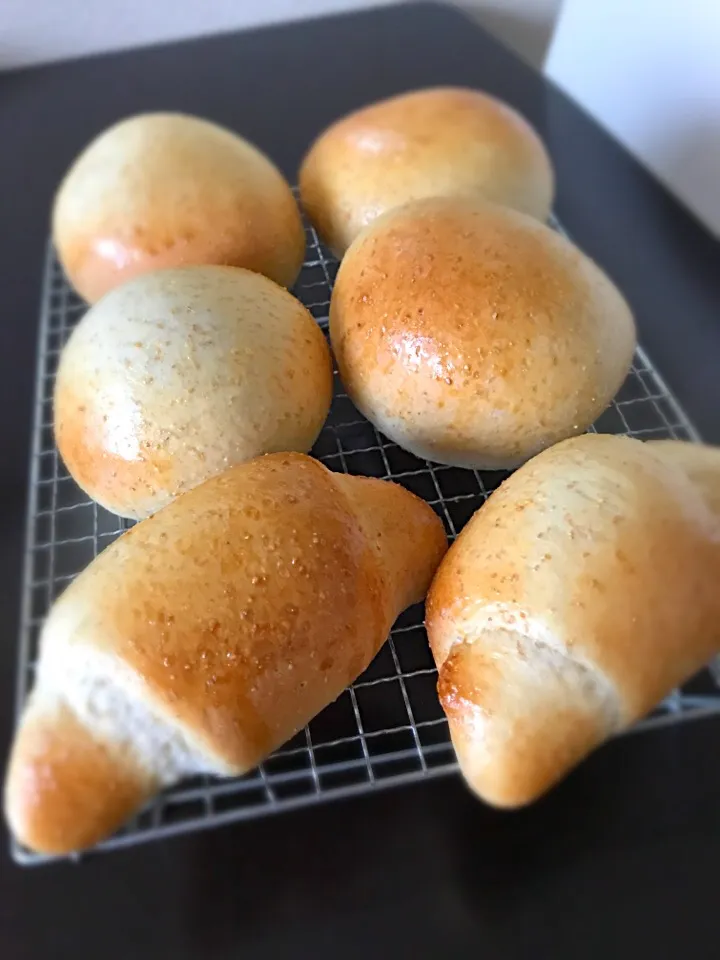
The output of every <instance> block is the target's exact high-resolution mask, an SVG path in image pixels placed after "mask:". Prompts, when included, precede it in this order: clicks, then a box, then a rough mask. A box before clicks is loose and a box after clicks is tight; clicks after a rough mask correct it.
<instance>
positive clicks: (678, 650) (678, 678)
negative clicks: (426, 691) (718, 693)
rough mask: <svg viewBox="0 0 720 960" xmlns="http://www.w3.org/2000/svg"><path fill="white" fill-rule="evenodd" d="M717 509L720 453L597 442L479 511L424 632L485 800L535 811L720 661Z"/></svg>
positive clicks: (540, 468) (459, 747) (506, 489)
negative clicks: (599, 752) (543, 798)
mask: <svg viewBox="0 0 720 960" xmlns="http://www.w3.org/2000/svg"><path fill="white" fill-rule="evenodd" d="M719 507H720V450H718V449H715V448H709V447H701V446H697V445H692V444H685V443H680V442H668V443H646V444H642V443H641V442H639V441H637V440H630V439H628V438H621V437H610V436H601V435H593V434H589V435H587V436H584V437H581V438H576V439H573V440H568V441H565V442H564V443H561V444H558V445H557V446H555V447H552V448H551V449H550V450H547V451H545V452H544V453H542V454H540V455H539V456H537V457H536V458H534V459H533V460H531V461H530V462H529V463H527V464H526V465H525V466H524V467H522V468H521V469H520V470H518V471H517V472H516V473H515V474H513V476H512V477H510V479H508V480H507V481H506V482H505V483H504V484H503V485H502V486H501V487H500V488H499V489H498V490H497V491H496V492H495V493H493V494H492V495H491V497H490V498H489V500H488V501H487V503H486V504H485V505H484V506H483V507H482V508H481V509H480V510H479V511H478V512H477V513H476V514H475V516H474V517H473V518H472V520H471V521H470V523H469V524H468V525H467V526H466V527H465V529H464V530H463V532H462V533H461V535H460V537H459V538H458V539H457V541H456V543H455V544H454V545H453V547H452V549H451V550H450V552H449V553H448V555H447V557H446V559H445V560H444V562H443V563H442V564H441V566H440V568H439V570H438V572H437V575H436V577H435V579H434V582H433V584H432V587H431V589H430V592H429V595H428V604H427V629H428V636H429V639H430V644H431V647H432V651H433V655H434V657H435V661H436V663H437V666H438V672H439V682H438V692H439V695H440V700H441V703H442V705H443V708H444V710H445V712H446V714H447V716H448V720H449V724H450V732H451V735H452V740H453V744H454V746H455V749H456V752H457V756H458V760H459V762H460V766H461V769H462V772H463V775H464V776H465V778H466V780H467V782H468V784H469V785H470V787H471V788H472V789H473V790H474V791H475V792H476V793H478V794H479V796H481V797H482V798H483V799H485V800H487V801H488V802H489V803H492V804H495V805H497V806H501V807H516V806H521V805H523V804H527V803H529V802H531V801H532V800H534V799H536V798H537V797H538V796H540V795H541V794H542V793H544V792H545V791H546V790H548V789H549V788H550V787H551V786H552V785H553V784H554V783H556V782H557V781H558V780H560V779H561V778H562V777H563V776H564V775H565V774H566V773H567V772H568V771H569V770H570V769H571V768H572V767H573V766H574V765H575V764H576V763H578V762H579V761H580V760H582V759H583V757H585V756H586V755H587V754H588V753H589V752H590V751H592V750H593V749H594V748H595V747H597V746H598V745H599V744H600V743H601V742H602V741H603V740H605V739H606V738H607V737H609V736H612V735H613V734H614V733H617V732H618V731H620V730H622V729H623V728H625V727H627V726H628V725H629V724H632V723H633V722H635V721H636V720H638V719H639V718H641V717H642V716H644V715H645V714H646V713H648V712H649V711H650V710H651V709H652V708H653V707H654V706H655V705H656V704H657V703H658V702H659V701H660V700H661V699H662V698H663V697H664V696H666V695H667V694H668V693H669V692H670V691H671V690H672V689H673V688H674V687H675V686H677V685H679V684H681V683H682V682H683V681H685V680H686V679H687V678H688V677H690V676H691V675H692V674H693V673H695V672H696V671H697V670H699V669H700V668H701V667H702V666H704V665H705V664H706V663H707V662H708V661H709V660H710V658H711V657H712V656H713V654H715V653H716V652H717V651H718V649H720V627H719V626H718V624H719V623H720V596H719V594H718V589H717V584H718V579H719V577H720V510H719V509H718V508H719Z"/></svg>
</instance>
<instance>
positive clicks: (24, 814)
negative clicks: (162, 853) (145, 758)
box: [5, 700, 154, 854]
mask: <svg viewBox="0 0 720 960" xmlns="http://www.w3.org/2000/svg"><path fill="white" fill-rule="evenodd" d="M122 761H123V758H122V757H119V756H118V755H117V754H116V753H115V752H114V751H113V750H111V749H109V748H108V745H107V744H106V743H101V742H100V741H97V740H95V739H94V738H93V735H92V733H91V731H90V730H89V729H88V728H87V727H85V726H83V725H82V724H81V723H80V722H79V721H78V720H77V718H76V717H75V715H74V714H73V713H72V711H71V710H70V709H69V708H68V707H67V706H66V705H65V704H64V703H63V702H62V701H61V700H56V701H55V702H53V703H49V704H40V703H38V702H37V701H36V702H35V703H33V704H32V706H31V707H29V709H28V711H27V712H26V714H25V716H24V718H23V722H22V725H21V727H20V729H19V731H18V734H17V738H16V740H15V743H14V746H13V751H12V754H11V756H10V763H9V767H8V772H7V779H6V781H5V814H6V817H7V820H8V824H9V826H10V829H11V830H12V832H13V834H14V835H15V837H16V838H17V839H18V840H19V842H20V843H22V844H24V845H25V846H27V847H30V848H31V849H32V850H36V851H39V852H40V853H46V854H65V853H70V852H72V851H76V850H83V849H85V848H87V847H91V846H93V845H94V844H95V843H97V842H98V841H99V840H101V839H102V838H103V837H106V836H108V835H109V834H111V833H113V832H114V831H115V830H116V829H117V828H118V827H119V826H120V825H121V824H122V823H123V821H125V820H126V819H127V818H128V817H129V816H130V815H131V814H132V813H133V812H134V811H136V810H137V809H138V808H139V807H140V806H142V804H143V803H144V801H145V800H146V799H147V798H148V797H149V796H150V794H151V792H152V790H153V786H154V785H153V782H152V781H151V780H150V779H149V778H148V777H147V776H146V775H144V774H143V773H142V772H141V771H140V770H139V769H136V768H134V767H133V766H129V765H128V764H127V763H125V762H122Z"/></svg>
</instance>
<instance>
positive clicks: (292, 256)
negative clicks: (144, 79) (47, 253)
mask: <svg viewBox="0 0 720 960" xmlns="http://www.w3.org/2000/svg"><path fill="white" fill-rule="evenodd" d="M53 238H54V241H55V246H56V248H57V251H58V254H59V256H60V260H61V262H62V264H63V267H64V269H65V272H66V274H67V276H68V279H69V280H70V282H71V283H72V285H73V286H74V287H75V289H76V290H77V291H78V293H79V294H80V295H81V296H83V297H85V299H86V300H88V301H90V302H91V303H93V302H95V301H96V300H98V299H99V298H100V297H101V296H102V295H103V294H105V293H107V291H108V290H112V289H113V288H114V287H116V286H118V285H119V284H121V283H124V282H125V281H126V280H129V279H130V278H131V277H134V276H137V275H138V274H141V273H147V272H148V271H149V270H157V269H162V268H164V267H174V266H178V265H180V264H196V263H201V264H202V263H215V264H225V265H229V266H236V267H247V268H248V269H250V270H255V271H257V272H259V273H263V274H265V275H266V276H268V277H270V278H271V279H272V280H275V281H277V282H278V283H280V284H283V285H284V286H291V285H292V284H293V282H294V281H295V278H296V277H297V275H298V273H299V271H300V267H301V265H302V262H303V257H304V253H305V234H304V231H303V227H302V222H301V220H300V215H299V213H298V209H297V205H296V203H295V200H294V198H293V196H292V193H291V192H290V188H289V186H288V184H287V183H286V182H285V180H284V179H283V177H282V176H281V174H280V173H279V171H278V170H277V169H276V167H275V166H274V165H273V164H272V163H271V161H270V160H269V159H268V158H267V157H266V156H265V155H264V154H262V153H261V152H260V151H259V150H257V149H256V148H255V147H254V146H252V144H250V143H248V142H247V141H245V140H243V139H242V138H241V137H238V136H236V135H235V134H234V133H231V132H230V131H229V130H225V129H223V128H222V127H219V126H217V125H216V124H214V123H209V122H208V121H206V120H201V119H199V118H197V117H190V116H184V115H182V114H170V113H168V114H165V113H151V114H143V115H140V116H136V117H130V118H128V119H126V120H122V121H121V122H120V123H117V124H115V126H113V127H110V129H108V130H106V131H105V132H104V133H102V134H100V136H98V137H97V138H96V139H95V140H93V141H92V143H91V144H90V145H89V146H88V147H87V148H86V149H85V150H84V151H83V152H82V153H81V154H80V156H79V157H78V159H77V160H76V161H75V163H74V164H73V166H72V167H71V168H70V170H69V171H68V173H67V175H66V176H65V178H64V180H63V182H62V183H61V185H60V188H59V189H58V192H57V195H56V198H55V205H54V210H53Z"/></svg>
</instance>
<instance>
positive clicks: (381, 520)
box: [335, 474, 448, 619]
mask: <svg viewBox="0 0 720 960" xmlns="http://www.w3.org/2000/svg"><path fill="white" fill-rule="evenodd" d="M335 479H336V481H337V482H338V483H339V485H340V486H341V487H342V488H343V490H344V491H345V493H346V495H347V496H348V497H349V498H350V499H351V500H352V502H353V505H354V506H355V508H356V510H357V514H358V518H359V519H360V521H361V523H362V526H363V529H364V531H365V534H366V536H367V538H368V540H369V541H370V542H371V543H373V544H374V545H375V549H376V550H377V552H378V554H379V558H380V561H381V565H382V568H383V569H384V571H385V576H386V581H387V583H388V584H389V585H390V591H389V592H390V594H391V597H392V600H391V602H392V606H393V607H394V608H395V610H396V611H399V610H404V609H405V607H409V606H410V604H412V603H418V602H419V601H420V600H422V599H423V597H424V596H425V594H426V593H427V590H428V587H429V586H430V582H431V580H432V578H433V576H434V574H435V571H436V570H437V568H438V565H439V563H440V561H441V560H442V558H443V557H444V555H445V553H446V551H447V547H448V544H447V537H446V535H445V530H444V528H443V525H442V521H441V520H440V518H439V517H438V515H437V514H436V513H435V511H434V510H433V509H432V507H430V506H428V504H427V503H425V501H424V500H421V499H420V498H419V497H416V496H415V495H414V494H412V493H410V492H409V491H407V490H405V488H404V487H401V486H400V485H399V484H397V483H392V482H390V481H387V480H375V479H373V478H371V477H346V476H342V475H340V474H338V475H336V477H335ZM393 619H394V616H393Z"/></svg>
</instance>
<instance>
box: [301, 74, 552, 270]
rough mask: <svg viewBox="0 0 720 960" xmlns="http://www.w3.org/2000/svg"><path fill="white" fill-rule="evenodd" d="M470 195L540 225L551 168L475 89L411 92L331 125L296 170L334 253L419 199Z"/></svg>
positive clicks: (532, 141) (510, 114)
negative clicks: (373, 223)
mask: <svg viewBox="0 0 720 960" xmlns="http://www.w3.org/2000/svg"><path fill="white" fill-rule="evenodd" d="M457 194H469V195H471V196H480V197H484V198H485V199H487V200H492V201H495V202H496V203H501V204H505V205H507V206H509V207H513V208H515V209H516V210H521V211H522V212H524V213H527V214H529V215H530V216H533V217H537V218H538V219H540V220H545V219H546V218H547V216H548V214H549V212H550V205H551V203H552V197H553V171H552V167H551V165H550V160H549V157H548V155H547V151H546V150H545V147H544V146H543V143H542V141H541V140H540V138H539V137H538V135H537V134H536V133H535V131H534V130H533V128H532V127H531V126H530V124H529V123H527V121H526V120H525V119H524V118H523V117H521V116H520V114H518V113H516V112H515V110H513V109H512V108H511V107H509V106H508V105H507V104H505V103H502V102H501V101H500V100H496V99H495V98H494V97H490V96H488V95H487V94H485V93H481V92H480V91H479V90H467V89H463V88H455V87H441V88H437V89H429V90H417V91H414V92H412V93H405V94H401V95H400V96H396V97H391V98H390V99H389V100H383V101H381V102H380V103H375V104H372V105H371V106H369V107H365V108H364V109H362V110H358V111H357V112H355V113H351V114H350V115H349V116H347V117H343V118H342V119H341V120H338V121H337V122H336V123H334V124H332V126H330V127H329V128H328V129H327V130H325V131H324V133H322V134H321V135H320V136H319V137H318V139H317V140H316V141H315V143H314V144H313V145H312V147H311V148H310V150H309V152H308V154H307V156H306V157H305V159H304V161H303V164H302V167H301V168H300V195H301V199H302V203H303V206H304V208H305V210H306V212H307V214H308V216H309V217H310V220H311V221H312V223H313V224H314V225H315V227H316V228H317V230H318V232H319V234H320V236H321V238H322V239H323V240H324V241H325V243H327V244H328V246H330V247H331V249H332V250H333V251H334V252H335V253H336V254H337V256H339V257H341V256H342V255H343V254H344V252H345V250H346V249H347V248H348V247H349V246H350V244H351V243H352V241H353V240H354V239H355V237H356V236H357V235H358V233H359V232H360V231H361V230H362V228H363V227H365V226H367V224H368V223H370V222H371V221H372V220H374V219H375V218H376V217H377V216H379V215H380V214H382V213H385V212H386V211H387V210H391V209H392V208H393V207H397V206H399V205H401V204H403V203H407V201H409V200H419V199H421V198H422V197H435V196H454V195H457Z"/></svg>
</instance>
